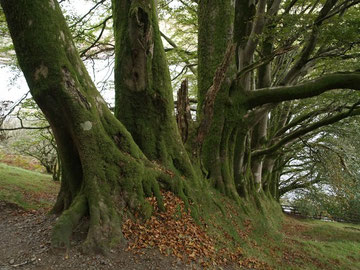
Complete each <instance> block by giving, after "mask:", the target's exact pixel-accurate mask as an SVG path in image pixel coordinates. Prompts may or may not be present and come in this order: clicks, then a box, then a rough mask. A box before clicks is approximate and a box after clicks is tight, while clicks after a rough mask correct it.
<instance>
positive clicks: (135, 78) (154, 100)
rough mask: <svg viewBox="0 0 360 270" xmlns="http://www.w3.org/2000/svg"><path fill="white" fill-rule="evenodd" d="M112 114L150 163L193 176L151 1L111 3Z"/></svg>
mask: <svg viewBox="0 0 360 270" xmlns="http://www.w3.org/2000/svg"><path fill="white" fill-rule="evenodd" d="M112 3H113V18H114V33H115V39H116V40H115V44H116V49H115V50H116V63H115V90H116V91H115V93H116V98H115V99H116V103H115V104H116V106H115V115H116V117H117V118H118V119H119V120H120V121H121V122H122V123H123V124H124V125H125V127H126V129H127V130H128V131H129V132H130V133H131V135H132V136H133V138H134V140H135V142H136V143H137V145H138V146H139V147H140V149H141V150H142V151H143V153H144V154H145V155H146V156H147V158H149V159H150V160H156V161H159V162H160V163H162V164H164V165H165V166H167V167H169V168H172V169H173V170H175V171H177V172H178V173H180V174H182V175H185V176H186V177H190V178H194V172H193V169H192V166H191V163H190V160H189V157H188V155H187V152H186V151H185V148H184V146H183V144H182V140H181V137H180V134H179V131H178V128H177V125H176V121H175V118H174V101H173V94H172V88H171V81H170V74H169V70H168V65H167V61H166V56H165V51H164V48H163V45H162V41H161V37H160V31H159V27H158V21H157V16H156V6H155V4H154V1H153V0H146V1H139V0H113V2H112Z"/></svg>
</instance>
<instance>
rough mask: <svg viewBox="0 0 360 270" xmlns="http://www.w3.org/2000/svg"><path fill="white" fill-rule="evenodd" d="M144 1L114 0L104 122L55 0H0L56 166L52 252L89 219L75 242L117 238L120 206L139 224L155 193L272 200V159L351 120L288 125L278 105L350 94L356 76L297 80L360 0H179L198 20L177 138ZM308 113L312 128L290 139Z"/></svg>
mask: <svg viewBox="0 0 360 270" xmlns="http://www.w3.org/2000/svg"><path fill="white" fill-rule="evenodd" d="M155 2H156V1H154V0H132V1H131V0H113V1H112V18H113V21H114V36H115V59H116V63H115V91H116V104H115V114H113V113H112V112H111V111H110V110H109V108H108V107H107V105H106V103H105V102H104V100H103V98H102V97H101V96H100V94H99V92H98V91H97V89H96V88H95V86H94V84H93V82H92V81H91V79H90V77H89V75H88V72H87V70H86V68H85V66H84V64H83V63H82V61H81V59H80V57H79V53H78V52H77V51H76V49H75V46H74V42H73V40H72V36H71V33H70V31H69V28H68V26H67V25H66V21H65V19H64V17H63V15H62V12H61V9H60V7H59V5H58V3H57V2H56V1H55V0H47V1H40V0H32V1H26V0H18V1H11V0H1V1H0V3H1V5H2V8H3V10H4V13H5V16H6V20H7V23H8V27H9V30H10V34H11V37H12V40H13V43H14V47H15V51H16V55H17V58H18V62H19V65H20V67H21V69H22V71H23V73H24V75H25V77H26V80H27V83H28V85H29V88H30V91H31V94H32V96H33V98H34V99H35V101H36V103H37V104H38V105H39V107H40V108H41V110H42V111H43V113H44V114H45V116H46V118H47V119H48V121H49V123H50V125H51V128H52V130H53V133H54V136H55V138H56V142H57V145H58V151H59V156H60V159H61V164H62V170H63V171H62V182H61V190H60V193H59V196H58V199H57V202H56V204H55V206H54V209H53V212H54V213H57V214H60V217H59V219H58V221H57V223H56V225H55V227H54V230H53V236H52V244H53V245H54V246H63V245H69V238H70V236H71V233H72V231H73V229H74V228H75V226H76V225H77V224H78V223H79V221H80V219H81V218H82V217H83V216H89V219H90V226H89V230H88V235H87V239H86V241H85V243H84V247H85V248H89V249H94V248H95V249H99V250H106V248H107V247H108V246H109V244H110V243H114V242H117V241H119V240H121V239H122V234H121V222H122V220H123V218H124V215H125V212H124V209H125V208H128V209H130V212H132V213H135V212H136V213H138V214H140V215H141V216H143V217H144V218H148V217H149V216H150V215H151V213H152V208H151V206H150V205H149V204H148V203H147V201H146V200H145V197H146V196H152V195H154V196H156V198H157V201H158V205H159V208H160V209H162V210H164V205H163V204H162V198H161V192H160V190H161V189H163V190H171V191H173V192H174V193H175V194H176V195H178V196H179V197H180V198H182V199H183V200H184V202H185V204H186V205H187V206H188V208H189V209H191V211H192V213H193V215H195V214H196V212H197V210H196V209H197V207H198V206H199V204H200V202H201V199H202V197H206V196H209V195H208V193H207V191H208V190H212V189H216V190H217V191H219V192H221V193H222V194H224V195H225V196H228V197H230V198H231V199H233V200H234V203H240V202H241V201H243V200H249V201H253V200H256V201H257V202H259V201H266V200H274V199H277V198H278V184H279V172H278V171H277V170H276V166H277V165H279V163H280V165H281V163H282V162H283V160H282V158H281V155H280V154H279V151H280V150H281V149H283V147H284V146H286V145H288V144H289V143H290V142H292V141H293V140H295V139H296V138H299V137H300V136H302V135H304V134H306V133H308V132H311V131H314V130H316V129H317V128H319V127H321V126H324V125H327V124H331V123H334V122H336V121H340V120H341V119H344V118H346V117H349V116H354V115H357V114H359V112H360V109H359V108H358V105H357V104H353V105H352V106H344V107H342V108H341V110H340V112H339V113H337V114H333V115H330V116H329V115H327V116H326V117H324V118H319V117H318V118H316V117H314V115H313V114H309V113H308V114H307V116H306V115H301V116H299V117H297V118H296V117H295V118H294V117H293V115H292V114H291V108H292V105H291V104H289V103H286V102H285V101H291V100H295V99H304V98H309V97H315V96H318V95H320V94H322V93H324V92H327V91H329V90H332V89H352V90H359V89H360V72H358V71H353V72H351V71H347V72H344V71H342V72H338V73H333V74H325V75H321V76H317V77H315V78H314V79H313V80H309V81H307V80H306V77H305V75H306V74H308V73H309V71H310V70H311V68H312V67H313V65H314V62H316V60H317V59H319V58H321V57H323V56H324V54H325V53H329V52H333V50H332V49H333V48H332V47H331V46H330V45H331V44H326V42H325V43H322V44H321V46H319V44H320V43H319V41H321V29H322V27H323V25H324V23H325V22H326V21H328V20H330V19H332V18H334V17H335V16H337V15H339V14H340V15H342V14H343V13H344V12H346V11H347V10H348V9H350V8H356V6H355V4H356V3H357V2H358V1H338V0H326V1H315V2H313V1H296V0H295V1H281V0H270V1H268V0H259V1H252V0H235V1H233V0H221V1H210V0H200V1H195V0H194V1H182V2H185V3H186V4H187V5H190V6H191V7H194V9H195V10H196V12H197V16H198V52H197V53H198V67H197V70H196V73H197V88H198V91H197V104H198V109H197V118H196V120H192V119H191V117H189V116H188V115H189V114H188V113H189V111H188V109H187V108H189V106H188V103H187V102H188V99H187V98H186V95H179V96H184V97H185V98H184V102H182V104H185V106H184V108H185V109H184V110H181V109H180V110H179V108H178V113H181V112H183V113H184V114H186V115H184V116H183V117H181V115H180V117H179V115H178V123H179V122H182V124H181V123H180V126H184V125H187V126H191V127H192V128H188V129H180V130H181V132H182V134H180V132H179V129H178V126H177V124H176V121H175V115H174V114H175V113H174V101H173V95H172V88H171V82H170V75H169V69H168V64H167V60H166V55H165V50H164V48H163V45H162V41H161V33H160V31H159V26H158V19H157V7H156V5H155ZM298 2H299V3H298ZM300 2H301V3H300ZM305 2H306V3H305ZM304 3H305V4H304ZM299 14H300V15H299ZM298 15H299V16H298ZM302 15H304V16H305V15H306V16H308V17H309V18H308V19H309V22H308V23H306V22H304V21H303V20H300V19H299V20H298V21H295V22H294V25H293V27H294V31H293V32H294V33H293V32H290V34H293V35H290V34H289V33H288V34H287V35H285V36H286V37H287V38H283V39H281V40H280V41H281V42H280V41H279V40H277V39H276V37H275V36H276V35H275V34H274V33H276V31H275V30H278V29H282V28H281V26H282V25H283V23H284V21H283V18H284V17H286V16H289V17H291V16H294V17H296V18H300V16H302ZM295 26H296V27H297V28H296V27H295ZM284 28H285V30H286V27H284ZM305 30H306V31H305ZM279 31H280V30H279ZM304 32H305V34H304ZM327 45H329V46H327ZM353 46H354V45H353ZM345 51H346V50H345ZM294 52H295V53H294ZM337 53H338V52H337ZM295 54H296V57H295ZM340 55H344V54H342V53H341V52H340ZM276 61H280V62H281V63H282V64H281V63H278V64H276ZM279 70H281V76H277V75H276V74H279V73H276V72H275V71H277V72H279ZM184 85H185V84H184ZM184 88H185V90H184V91H185V93H186V87H185V86H184ZM282 102H285V103H282ZM178 104H179V100H178ZM309 118H311V119H313V120H314V121H313V122H312V123H311V124H308V125H305V127H303V128H299V129H296V130H294V131H293V132H288V131H289V130H290V129H291V128H292V127H295V126H298V125H299V123H304V122H303V121H306V119H309ZM184 122H185V123H184ZM184 132H186V133H187V134H183V133H184ZM280 135H281V136H280ZM190 202H191V203H190ZM258 205H259V207H260V205H261V204H258Z"/></svg>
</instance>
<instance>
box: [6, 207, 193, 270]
mask: <svg viewBox="0 0 360 270" xmlns="http://www.w3.org/2000/svg"><path fill="white" fill-rule="evenodd" d="M54 221H55V218H54V217H52V216H48V215H47V214H46V212H44V211H41V210H40V211H24V210H22V209H19V208H18V207H17V206H16V205H13V204H9V203H5V202H0V250H1V252H0V270H10V269H16V268H19V269H44V270H45V269H46V270H48V269H79V270H82V269H125V270H126V269H139V270H143V269H191V265H186V264H184V263H183V262H181V261H178V260H176V259H175V258H173V257H170V256H168V257H166V256H162V255H161V254H160V253H159V252H158V251H156V250H147V252H144V254H138V255H137V254H134V253H133V252H129V251H125V250H124V249H121V248H117V249H114V250H112V252H111V254H110V256H109V257H106V258H105V257H103V256H100V255H93V256H90V255H87V256H84V255H83V254H81V252H80V250H79V243H80V241H81V240H82V239H81V235H82V232H81V231H78V233H77V235H76V239H74V240H73V243H72V245H73V247H72V248H71V250H70V251H68V252H66V251H59V250H51V249H50V232H51V228H52V226H53V224H54Z"/></svg>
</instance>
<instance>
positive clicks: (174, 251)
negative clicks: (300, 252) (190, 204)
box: [122, 192, 243, 268]
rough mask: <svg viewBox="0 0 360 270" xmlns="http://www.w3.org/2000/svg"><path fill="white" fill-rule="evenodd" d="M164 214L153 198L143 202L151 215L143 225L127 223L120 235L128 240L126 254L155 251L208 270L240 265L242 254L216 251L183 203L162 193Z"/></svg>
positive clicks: (238, 251)
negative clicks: (149, 249)
mask: <svg viewBox="0 0 360 270" xmlns="http://www.w3.org/2000/svg"><path fill="white" fill-rule="evenodd" d="M162 196H163V201H164V206H165V208H166V211H165V212H161V211H159V210H158V208H157V202H156V198H155V197H150V198H147V200H148V201H149V203H150V204H151V205H152V206H153V208H154V210H155V211H154V212H155V213H154V215H153V216H152V217H151V218H150V219H148V220H147V221H145V222H141V221H140V220H135V221H134V220H132V219H127V220H126V221H125V222H124V223H123V228H122V231H123V233H124V236H125V238H126V239H127V240H128V248H127V250H131V251H134V252H135V253H142V251H141V249H144V248H154V247H155V248H158V249H159V250H160V252H161V253H162V254H163V255H165V256H169V255H172V256H175V257H176V258H178V259H180V260H182V261H184V262H187V263H190V262H196V263H199V264H200V265H201V266H202V267H204V268H208V267H211V266H214V265H224V264H228V263H231V264H233V263H236V264H240V265H242V264H241V262H242V260H243V251H242V250H241V248H238V250H236V251H235V252H230V251H229V250H228V249H226V248H222V249H216V246H215V241H214V240H213V239H212V238H210V237H209V236H208V235H207V234H206V232H205V231H204V228H203V227H202V226H200V225H198V224H196V223H195V222H194V221H193V219H192V217H191V215H190V212H189V211H186V210H185V205H184V202H183V201H182V200H181V199H180V198H178V197H176V196H175V195H174V194H173V193H171V192H162Z"/></svg>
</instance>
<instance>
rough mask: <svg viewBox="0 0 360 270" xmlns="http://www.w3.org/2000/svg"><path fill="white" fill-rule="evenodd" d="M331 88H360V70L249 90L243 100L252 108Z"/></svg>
mask: <svg viewBox="0 0 360 270" xmlns="http://www.w3.org/2000/svg"><path fill="white" fill-rule="evenodd" d="M333 89H352V90H360V72H358V71H357V72H344V73H334V74H330V75H325V76H323V77H321V78H318V79H315V80H312V81H308V82H306V83H303V84H298V85H294V86H283V87H269V88H263V89H259V90H256V91H251V92H248V93H247V99H246V101H245V102H246V105H247V106H248V108H249V109H252V108H255V107H257V106H261V105H263V104H266V103H274V102H281V101H287V100H294V99H304V98H309V97H315V96H318V95H320V94H322V93H324V92H327V91H329V90H333Z"/></svg>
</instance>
